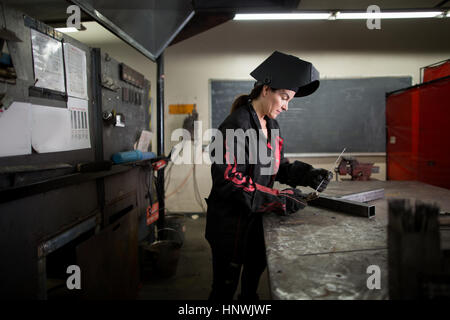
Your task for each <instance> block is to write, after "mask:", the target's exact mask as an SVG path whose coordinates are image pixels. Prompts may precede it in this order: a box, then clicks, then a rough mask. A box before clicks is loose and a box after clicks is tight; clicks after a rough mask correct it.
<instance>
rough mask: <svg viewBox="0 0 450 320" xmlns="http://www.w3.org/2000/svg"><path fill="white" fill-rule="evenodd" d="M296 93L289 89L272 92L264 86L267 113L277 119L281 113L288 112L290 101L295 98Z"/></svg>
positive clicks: (263, 93)
mask: <svg viewBox="0 0 450 320" xmlns="http://www.w3.org/2000/svg"><path fill="white" fill-rule="evenodd" d="M294 95H295V91H292V90H287V89H278V90H271V89H270V88H269V87H268V86H264V88H263V92H262V96H263V98H264V102H265V103H264V105H265V113H266V115H267V116H268V117H269V118H271V119H275V118H276V117H277V116H278V115H279V114H280V113H281V112H283V111H287V110H288V103H289V101H291V100H292V98H294Z"/></svg>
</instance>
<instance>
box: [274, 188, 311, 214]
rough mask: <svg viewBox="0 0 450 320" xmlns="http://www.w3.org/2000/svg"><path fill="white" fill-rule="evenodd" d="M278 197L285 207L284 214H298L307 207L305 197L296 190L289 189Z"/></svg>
mask: <svg viewBox="0 0 450 320" xmlns="http://www.w3.org/2000/svg"><path fill="white" fill-rule="evenodd" d="M278 197H279V198H280V201H281V203H282V204H283V205H284V206H283V208H284V210H283V212H282V213H284V214H291V213H294V212H297V211H298V210H300V209H304V208H305V207H306V206H307V203H306V200H305V199H304V197H305V195H304V194H302V193H301V192H300V190H298V189H295V188H288V189H284V190H282V191H280V193H279V195H278Z"/></svg>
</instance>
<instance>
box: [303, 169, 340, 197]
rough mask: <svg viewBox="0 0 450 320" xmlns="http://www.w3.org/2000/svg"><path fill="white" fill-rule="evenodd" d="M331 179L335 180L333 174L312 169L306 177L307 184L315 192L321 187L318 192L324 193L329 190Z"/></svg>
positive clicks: (323, 170)
mask: <svg viewBox="0 0 450 320" xmlns="http://www.w3.org/2000/svg"><path fill="white" fill-rule="evenodd" d="M331 179H333V173H332V172H330V171H328V170H325V169H311V170H309V171H308V172H307V173H306V175H305V184H306V186H308V187H311V188H313V189H314V190H316V188H317V187H318V186H319V185H320V188H319V189H317V191H319V192H322V191H324V190H325V189H326V188H327V186H328V183H330V181H331ZM322 180H323V182H322ZM320 183H322V184H320Z"/></svg>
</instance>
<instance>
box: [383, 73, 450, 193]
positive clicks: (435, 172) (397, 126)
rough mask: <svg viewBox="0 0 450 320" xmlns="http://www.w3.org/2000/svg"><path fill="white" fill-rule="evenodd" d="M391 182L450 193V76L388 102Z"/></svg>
mask: <svg viewBox="0 0 450 320" xmlns="http://www.w3.org/2000/svg"><path fill="white" fill-rule="evenodd" d="M386 126H387V142H386V144H387V145H386V152H387V179H389V180H418V181H422V182H425V183H429V184H432V185H436V186H439V187H444V188H448V189H450V76H448V75H447V76H446V77H444V78H440V79H436V80H433V81H431V82H427V83H423V84H420V85H417V86H414V87H411V88H407V89H404V90H399V91H396V92H393V93H390V94H388V95H387V98H386Z"/></svg>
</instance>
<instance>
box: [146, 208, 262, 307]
mask: <svg viewBox="0 0 450 320" xmlns="http://www.w3.org/2000/svg"><path fill="white" fill-rule="evenodd" d="M205 223H206V218H205V217H204V216H199V217H198V218H197V219H193V218H192V215H186V218H185V227H186V232H185V242H184V245H183V247H182V248H181V250H180V258H179V260H178V267H177V272H176V274H175V275H174V276H172V277H170V278H166V279H164V278H160V277H157V276H156V275H155V274H153V273H152V272H151V271H148V274H145V276H146V278H147V279H144V277H142V281H141V288H140V290H139V293H138V299H139V300H206V299H208V295H209V292H210V288H211V282H212V261H211V250H210V247H209V244H208V242H207V241H206V239H205V238H204V233H205ZM239 292H240V288H238V290H237V291H236V295H235V298H236V297H237V294H238V293H239ZM258 295H259V297H260V299H261V300H269V299H270V291H269V282H268V275H267V269H266V271H265V272H264V273H263V275H262V276H261V280H260V283H259V289H258Z"/></svg>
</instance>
